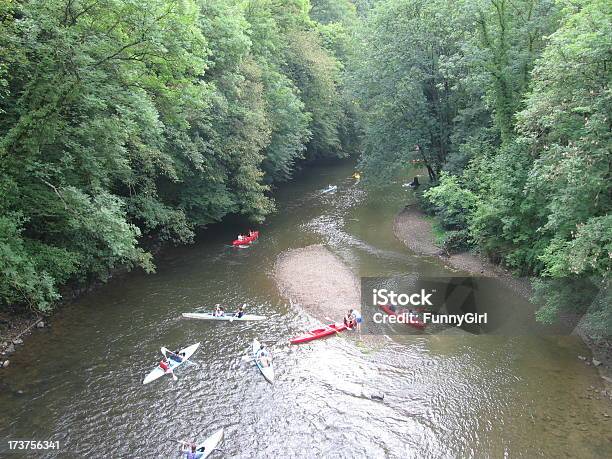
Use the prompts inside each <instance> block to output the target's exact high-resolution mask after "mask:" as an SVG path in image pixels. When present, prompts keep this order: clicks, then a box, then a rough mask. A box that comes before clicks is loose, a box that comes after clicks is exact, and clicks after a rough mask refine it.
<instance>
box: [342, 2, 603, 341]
mask: <svg viewBox="0 0 612 459" xmlns="http://www.w3.org/2000/svg"><path fill="white" fill-rule="evenodd" d="M611 13H612V5H611V4H610V2H606V1H604V0H579V1H571V0H563V1H556V2H555V1H552V0H461V1H447V0H430V1H423V0H382V1H380V2H377V3H376V5H375V6H374V8H373V9H372V10H371V12H370V13H369V14H368V16H367V18H366V19H365V21H364V25H363V27H362V28H361V33H360V37H359V38H358V41H360V42H361V43H363V44H364V45H365V46H362V47H361V48H360V56H359V57H358V62H359V64H358V65H356V66H354V68H353V69H352V71H353V73H352V78H353V79H354V80H353V81H354V86H355V88H356V92H357V94H358V96H359V103H360V106H361V108H362V109H363V112H364V116H365V132H366V137H365V143H364V148H365V151H364V155H363V157H362V160H361V164H362V166H363V168H364V169H365V170H366V171H367V172H366V177H370V179H371V180H372V181H374V182H375V181H377V180H378V181H382V180H385V179H386V178H388V176H389V175H390V174H394V173H396V172H397V170H398V167H403V166H405V165H409V164H412V162H413V161H421V162H422V163H423V164H424V165H425V166H426V168H427V169H428V172H429V174H428V175H429V178H430V179H431V182H430V184H429V189H428V190H426V191H425V192H424V199H425V200H426V204H427V207H429V208H433V210H434V211H435V213H436V214H437V215H438V216H439V218H440V220H441V222H442V225H443V226H444V227H445V228H446V230H447V231H448V242H449V244H451V245H452V246H455V247H456V248H466V247H473V248H476V249H478V250H480V251H482V252H484V253H485V254H486V255H488V256H489V257H490V258H491V259H493V260H494V261H497V262H501V263H503V264H504V265H506V266H508V267H509V268H511V269H513V270H515V271H516V272H517V273H519V274H523V275H534V276H539V277H540V281H539V282H538V283H537V289H536V292H537V295H536V296H538V297H539V298H540V300H542V301H543V307H542V308H541V309H540V311H539V313H538V316H539V318H540V319H541V320H544V321H551V320H553V319H554V317H555V316H556V315H557V314H558V312H559V311H564V310H571V311H584V310H585V308H586V307H587V306H591V311H590V315H591V317H592V318H594V319H593V320H592V321H591V329H592V330H594V332H595V333H599V334H606V333H608V334H609V333H610V331H612V309H611V308H612V306H611V305H610V301H595V300H594V299H593V298H594V294H595V293H596V292H600V293H601V295H600V297H606V296H607V295H609V280H610V269H611V267H612V217H611V216H610V209H611V205H612V201H611V199H612V193H611V192H610V183H612V180H611V179H612V177H611V170H610V168H611V164H612V163H611V160H610V158H611V156H610V151H611V147H612V138H611V128H612V123H611V119H612V103H611V99H610V97H611V96H610V81H611V80H612V78H611V76H612V75H611V67H612V64H611V61H612V54H611V50H612V33H611V32H612V14H611ZM373 69H376V71H374V70H373ZM586 284H588V285H591V286H593V288H591V293H593V294H591V295H590V297H589V296H588V295H587V297H589V298H590V299H589V300H584V298H583V300H582V301H578V300H577V299H576V292H580V293H581V294H582V293H585V291H586V290H585V288H582V287H579V285H586ZM582 296H583V297H585V295H582ZM607 298H608V300H609V297H607ZM602 318H605V320H601V319H602Z"/></svg>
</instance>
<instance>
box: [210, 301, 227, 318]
mask: <svg viewBox="0 0 612 459" xmlns="http://www.w3.org/2000/svg"><path fill="white" fill-rule="evenodd" d="M224 314H225V312H224V311H223V308H222V307H221V305H220V304H219V303H217V304H216V305H215V311H214V312H213V316H214V317H221V316H223V315H224Z"/></svg>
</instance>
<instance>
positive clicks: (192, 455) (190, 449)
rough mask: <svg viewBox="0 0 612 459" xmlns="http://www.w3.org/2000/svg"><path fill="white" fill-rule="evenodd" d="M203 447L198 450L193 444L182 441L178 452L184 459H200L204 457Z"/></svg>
mask: <svg viewBox="0 0 612 459" xmlns="http://www.w3.org/2000/svg"><path fill="white" fill-rule="evenodd" d="M204 449H205V448H204V447H203V446H202V447H200V448H198V447H197V446H196V444H195V443H193V442H189V441H182V442H181V445H180V447H179V451H180V452H181V453H183V454H185V458H186V459H200V458H201V457H202V456H203V455H204Z"/></svg>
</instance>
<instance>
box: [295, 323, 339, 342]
mask: <svg viewBox="0 0 612 459" xmlns="http://www.w3.org/2000/svg"><path fill="white" fill-rule="evenodd" d="M346 329H347V328H346V325H344V324H343V323H340V322H336V323H335V324H329V325H326V326H325V327H321V328H315V329H314V330H310V331H309V332H306V333H304V334H303V335H300V336H297V337H295V338H293V339H291V340H289V342H290V343H291V344H300V343H306V342H308V341H312V340H313V339H319V338H325V337H326V336H329V335H334V334H336V333H339V332H342V331H344V330H346Z"/></svg>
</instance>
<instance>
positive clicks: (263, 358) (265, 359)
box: [259, 344, 272, 368]
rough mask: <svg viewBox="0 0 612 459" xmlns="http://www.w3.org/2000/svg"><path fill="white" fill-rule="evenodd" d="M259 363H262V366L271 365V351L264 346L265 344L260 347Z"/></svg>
mask: <svg viewBox="0 0 612 459" xmlns="http://www.w3.org/2000/svg"><path fill="white" fill-rule="evenodd" d="M259 363H261V366H262V367H264V368H266V367H269V366H270V364H271V363H272V357H270V352H269V351H268V350H267V349H266V348H265V347H264V345H263V344H262V345H261V347H260V348H259Z"/></svg>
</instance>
